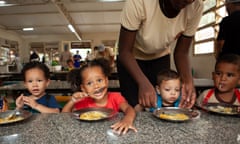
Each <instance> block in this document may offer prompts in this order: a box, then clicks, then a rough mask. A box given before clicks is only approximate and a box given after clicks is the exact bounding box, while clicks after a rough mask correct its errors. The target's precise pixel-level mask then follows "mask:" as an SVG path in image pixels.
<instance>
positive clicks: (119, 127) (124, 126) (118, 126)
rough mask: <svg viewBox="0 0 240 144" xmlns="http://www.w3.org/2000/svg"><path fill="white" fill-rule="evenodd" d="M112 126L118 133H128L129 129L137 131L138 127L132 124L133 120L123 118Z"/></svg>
mask: <svg viewBox="0 0 240 144" xmlns="http://www.w3.org/2000/svg"><path fill="white" fill-rule="evenodd" d="M111 128H112V129H113V130H114V131H116V132H117V133H118V134H126V133H127V131H128V130H129V129H131V130H133V131H134V132H137V129H136V128H135V127H134V126H133V125H132V122H129V121H126V120H121V121H120V122H117V123H115V124H113V125H112V126H111Z"/></svg>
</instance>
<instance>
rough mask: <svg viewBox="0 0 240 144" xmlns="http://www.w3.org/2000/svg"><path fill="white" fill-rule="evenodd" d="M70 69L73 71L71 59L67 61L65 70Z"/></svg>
mask: <svg viewBox="0 0 240 144" xmlns="http://www.w3.org/2000/svg"><path fill="white" fill-rule="evenodd" d="M72 69H74V64H73V61H72V59H68V60H67V70H68V71H71V70H72Z"/></svg>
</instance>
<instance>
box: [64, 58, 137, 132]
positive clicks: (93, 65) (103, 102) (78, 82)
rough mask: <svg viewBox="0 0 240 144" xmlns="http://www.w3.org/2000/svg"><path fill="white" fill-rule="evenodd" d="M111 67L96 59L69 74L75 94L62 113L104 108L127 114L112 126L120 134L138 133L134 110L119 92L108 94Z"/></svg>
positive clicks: (105, 62)
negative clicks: (134, 124) (130, 131)
mask: <svg viewBox="0 0 240 144" xmlns="http://www.w3.org/2000/svg"><path fill="white" fill-rule="evenodd" d="M109 74H110V67H109V65H108V62H107V61H106V60H105V59H97V60H96V59H95V60H93V61H90V62H88V63H87V64H85V65H83V66H81V68H80V69H74V70H72V71H70V73H69V74H68V81H69V82H70V83H71V85H72V86H73V89H74V90H78V91H80V90H81V92H75V93H74V94H73V95H72V99H71V100H70V101H69V102H68V103H67V104H66V105H65V106H64V107H63V110H62V112H72V111H75V110H80V109H84V108H91V107H103V108H110V109H113V110H114V111H115V112H118V111H122V112H124V113H125V116H124V117H123V119H122V120H121V121H119V122H117V123H115V124H113V125H112V126H111V128H113V130H115V131H117V132H118V133H119V134H125V133H126V132H127V131H128V130H129V129H132V130H134V131H135V132H136V131H137V130H136V128H135V127H134V126H133V122H134V119H135V116H136V113H135V111H134V109H133V108H132V107H131V106H130V105H129V104H128V103H127V101H126V100H125V99H124V98H123V96H122V95H121V94H120V93H119V92H108V82H109V81H108V76H109Z"/></svg>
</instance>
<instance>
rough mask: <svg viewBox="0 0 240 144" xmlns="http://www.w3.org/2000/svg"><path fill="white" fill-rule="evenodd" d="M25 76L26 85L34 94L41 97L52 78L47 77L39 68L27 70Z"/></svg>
mask: <svg viewBox="0 0 240 144" xmlns="http://www.w3.org/2000/svg"><path fill="white" fill-rule="evenodd" d="M25 78H26V79H25V81H24V85H25V87H26V88H27V89H28V91H29V92H30V93H31V94H32V96H35V97H41V96H43V95H44V94H45V89H46V88H47V86H48V85H49V83H50V80H49V79H46V78H45V76H44V72H43V71H42V70H40V69H38V68H33V69H30V70H27V71H26V73H25Z"/></svg>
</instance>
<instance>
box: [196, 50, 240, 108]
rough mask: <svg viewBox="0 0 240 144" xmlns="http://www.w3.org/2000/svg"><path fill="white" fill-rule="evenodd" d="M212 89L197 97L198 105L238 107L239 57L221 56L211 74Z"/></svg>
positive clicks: (239, 102)
mask: <svg viewBox="0 0 240 144" xmlns="http://www.w3.org/2000/svg"><path fill="white" fill-rule="evenodd" d="M212 78H213V81H214V88H213V89H208V90H205V91H204V92H202V93H201V95H200V96H199V97H198V99H197V102H198V105H202V104H207V103H224V104H231V105H240V93H239V90H238V89H236V86H237V85H238V84H239V79H240V56H238V55H235V54H226V55H223V56H221V57H220V58H219V59H218V60H217V62H216V64H215V71H214V72H213V73H212Z"/></svg>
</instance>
